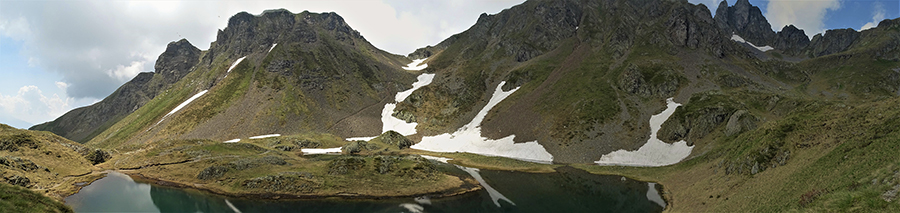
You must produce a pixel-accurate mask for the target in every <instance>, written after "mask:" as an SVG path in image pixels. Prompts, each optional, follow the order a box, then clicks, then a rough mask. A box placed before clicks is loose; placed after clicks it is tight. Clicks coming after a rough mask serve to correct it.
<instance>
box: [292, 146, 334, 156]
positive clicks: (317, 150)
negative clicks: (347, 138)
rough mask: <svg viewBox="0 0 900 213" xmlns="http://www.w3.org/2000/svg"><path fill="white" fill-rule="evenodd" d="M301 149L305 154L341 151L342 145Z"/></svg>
mask: <svg viewBox="0 0 900 213" xmlns="http://www.w3.org/2000/svg"><path fill="white" fill-rule="evenodd" d="M300 151H301V152H303V154H304V155H311V154H328V153H341V147H337V148H328V149H300Z"/></svg>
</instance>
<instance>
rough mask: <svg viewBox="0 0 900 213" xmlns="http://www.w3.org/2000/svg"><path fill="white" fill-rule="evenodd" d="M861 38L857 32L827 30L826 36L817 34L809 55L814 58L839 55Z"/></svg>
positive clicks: (810, 44) (811, 44)
mask: <svg viewBox="0 0 900 213" xmlns="http://www.w3.org/2000/svg"><path fill="white" fill-rule="evenodd" d="M857 38H859V32H857V31H856V30H853V29H850V28H847V29H836V30H827V31H825V35H822V34H816V35H815V36H813V39H812V41H810V43H809V49H808V51H809V54H810V55H811V56H813V57H819V56H824V55H829V54H834V53H838V52H841V51H844V50H847V48H849V47H850V45H852V44H853V43H854V42H856V40H857Z"/></svg>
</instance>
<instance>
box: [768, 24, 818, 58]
mask: <svg viewBox="0 0 900 213" xmlns="http://www.w3.org/2000/svg"><path fill="white" fill-rule="evenodd" d="M807 46H809V37H806V33H804V32H803V30H801V29H797V27H794V25H788V26H784V28H782V29H781V31H779V32H778V33H777V34H776V35H775V41H774V42H773V43H772V47H774V48H775V49H777V50H781V51H782V52H784V53H785V54H788V55H798V54H801V53H802V52H803V49H804V48H806V47H807Z"/></svg>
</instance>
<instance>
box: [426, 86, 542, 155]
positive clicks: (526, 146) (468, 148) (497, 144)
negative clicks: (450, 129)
mask: <svg viewBox="0 0 900 213" xmlns="http://www.w3.org/2000/svg"><path fill="white" fill-rule="evenodd" d="M504 84H506V81H503V82H500V84H499V85H497V89H495V90H494V94H493V95H492V96H491V100H490V101H488V104H487V105H485V106H484V108H482V109H481V111H479V112H478V114H476V115H475V118H473V119H472V121H471V122H469V124H466V125H465V126H463V127H461V128H459V129H458V130H456V132H454V133H452V134H447V133H444V134H440V135H436V136H426V137H423V138H422V142H419V143H418V144H415V145H413V146H412V147H410V148H413V149H419V150H426V151H432V152H470V153H475V154H482V155H491V156H501V157H509V158H516V159H522V160H528V161H533V162H545V163H546V162H552V161H553V155H551V154H550V153H549V152H547V150H545V149H544V147H543V146H541V144H538V142H537V141H530V142H525V143H515V142H514V141H513V139H514V138H515V137H516V136H515V135H510V136H507V137H505V138H501V139H497V140H491V139H488V138H484V137H481V122H482V121H483V120H484V117H485V116H487V113H488V112H489V111H490V110H491V109H492V108H494V106H496V105H497V104H499V103H500V102H501V101H503V99H506V97H509V95H512V94H513V93H514V92H516V90H518V89H519V88H518V87H516V88H515V89H512V90H510V91H507V92H504V91H503V89H502V87H503V85H504Z"/></svg>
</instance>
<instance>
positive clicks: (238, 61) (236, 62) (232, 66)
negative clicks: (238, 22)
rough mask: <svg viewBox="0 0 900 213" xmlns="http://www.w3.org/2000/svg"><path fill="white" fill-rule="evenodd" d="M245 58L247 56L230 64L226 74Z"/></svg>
mask: <svg viewBox="0 0 900 213" xmlns="http://www.w3.org/2000/svg"><path fill="white" fill-rule="evenodd" d="M272 47H273V48H274V47H275V46H272ZM245 58H247V56H244V57H241V58H239V59H237V60H236V61H234V63H232V64H231V67H228V71H226V73H229V72H231V70H232V69H234V67H236V66H237V65H238V64H240V63H241V61H243V60H244V59H245Z"/></svg>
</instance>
